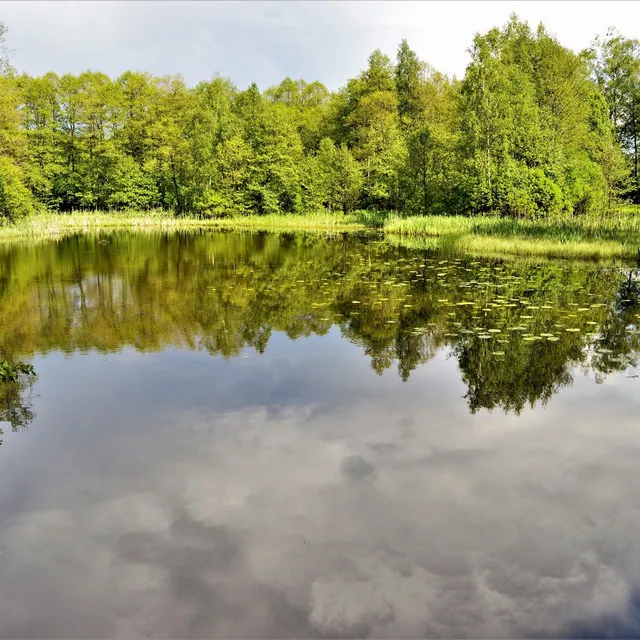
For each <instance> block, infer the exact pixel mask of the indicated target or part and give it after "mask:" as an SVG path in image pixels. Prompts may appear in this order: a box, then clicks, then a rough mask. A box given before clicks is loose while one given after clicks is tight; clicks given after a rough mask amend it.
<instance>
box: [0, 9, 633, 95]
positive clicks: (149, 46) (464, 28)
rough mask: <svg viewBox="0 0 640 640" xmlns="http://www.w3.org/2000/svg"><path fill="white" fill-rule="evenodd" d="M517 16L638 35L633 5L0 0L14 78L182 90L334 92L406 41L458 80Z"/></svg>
mask: <svg viewBox="0 0 640 640" xmlns="http://www.w3.org/2000/svg"><path fill="white" fill-rule="evenodd" d="M512 12H516V13H517V14H518V15H519V16H520V17H521V18H523V19H525V20H527V21H529V23H530V24H531V25H532V26H535V25H537V24H538V23H539V22H543V23H544V24H545V26H546V27H547V29H548V30H549V31H550V32H551V33H553V34H555V35H556V36H557V37H558V39H559V40H560V41H561V42H562V43H563V44H564V45H566V46H568V47H570V48H572V49H574V50H576V51H579V50H581V49H583V48H585V47H587V46H588V45H589V44H590V42H591V41H592V39H593V37H594V36H595V35H596V34H598V33H601V34H602V33H604V32H606V30H607V28H608V27H610V26H616V27H617V28H618V29H619V31H620V32H621V33H622V34H623V35H625V36H627V37H633V38H640V4H638V3H635V2H614V1H612V0H608V2H595V1H594V2H580V3H579V4H578V3H576V2H564V1H555V2H550V1H549V2H539V1H531V2H479V1H472V2H466V1H459V2H435V1H434V2H369V1H358V2H347V1H342V2H339V1H334V2H313V1H300V0H298V1H291V2H266V1H261V2H222V1H221V2H187V1H184V0H183V1H179V2H153V1H143V2H135V1H131V0H126V1H125V2H62V1H55V0H48V1H47V2H25V1H23V0H20V1H18V2H10V1H5V2H1V3H0V21H2V22H4V23H5V25H6V26H7V27H8V29H9V32H8V43H7V44H8V47H9V49H10V50H11V51H12V56H11V57H12V62H13V65H14V66H15V67H16V68H17V69H18V70H19V71H25V72H28V73H30V74H42V73H46V72H47V71H55V72H57V73H79V72H81V71H84V70H86V69H92V70H96V71H103V72H105V73H108V74H109V75H111V76H117V75H119V74H120V73H122V72H123V71H125V70H127V69H131V70H138V71H149V72H151V73H154V74H158V75H165V74H172V73H181V74H182V75H183V77H184V78H185V79H186V81H187V82H188V83H189V84H195V83H197V82H199V81H201V80H207V79H210V78H211V77H213V76H214V75H215V74H216V73H219V74H220V75H222V76H225V77H228V78H230V79H231V80H232V81H233V82H234V83H235V84H236V85H237V86H238V87H240V88H244V87H246V86H248V85H249V84H250V83H251V82H254V81H255V82H257V84H258V86H259V87H260V88H261V89H266V88H267V87H268V86H271V85H273V84H277V83H279V82H280V81H281V80H282V79H283V78H285V77H287V76H290V77H293V78H304V79H305V80H308V81H312V80H320V81H321V82H323V83H324V84H325V85H327V87H329V88H330V89H332V90H333V89H337V88H338V87H340V86H342V85H343V84H344V83H345V82H346V80H347V79H348V78H350V77H353V76H355V75H357V74H358V73H359V72H360V71H361V70H362V69H363V68H365V66H366V62H367V57H368V55H369V54H370V53H371V51H373V50H374V49H376V48H379V49H381V50H382V51H383V52H385V53H387V54H388V55H390V56H392V57H394V56H395V51H396V49H397V46H398V44H399V42H400V40H402V38H406V39H407V40H408V41H409V45H410V46H411V47H412V48H413V49H414V50H415V51H416V52H417V53H418V55H419V56H420V57H421V58H422V59H423V60H425V61H427V62H429V63H430V64H431V65H432V66H433V67H435V68H436V69H438V70H440V71H443V72H445V73H448V74H451V75H453V74H456V75H458V77H460V76H462V75H463V73H464V69H465V67H466V65H467V64H468V62H469V55H468V53H467V49H468V48H469V46H470V45H471V43H472V40H473V36H474V34H475V33H477V32H486V31H487V30H488V29H490V28H491V27H493V26H498V25H502V24H504V23H505V22H506V20H507V19H508V17H509V14H510V13H512Z"/></svg>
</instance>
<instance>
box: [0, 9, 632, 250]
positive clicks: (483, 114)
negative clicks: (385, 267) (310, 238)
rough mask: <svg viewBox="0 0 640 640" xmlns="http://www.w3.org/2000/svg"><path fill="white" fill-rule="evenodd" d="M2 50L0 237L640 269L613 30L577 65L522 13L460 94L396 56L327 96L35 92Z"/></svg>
mask: <svg viewBox="0 0 640 640" xmlns="http://www.w3.org/2000/svg"><path fill="white" fill-rule="evenodd" d="M5 36H6V28H5V27H4V25H3V24H2V23H0V45H2V46H0V240H4V241H6V240H9V239H12V238H15V239H17V238H24V237H30V238H36V237H37V238H45V237H53V236H60V235H65V234H70V233H75V232H82V231H87V230H101V229H102V230H106V229H112V228H117V227H120V228H124V227H127V228H146V227H159V228H163V229H164V228H166V229H172V228H175V229H187V228H194V229H196V228H201V227H213V228H234V229H247V230H256V231H257V230H272V231H296V230H304V231H314V232H315V231H317V232H323V233H327V232H330V233H333V232H336V233H339V232H345V231H362V230H368V229H375V230H378V232H380V233H384V234H385V236H386V237H388V238H389V240H390V241H391V242H395V243H398V242H404V243H413V245H414V246H425V247H428V246H432V245H433V243H434V242H436V241H437V243H438V244H439V245H445V246H448V247H451V248H456V249H459V250H460V251H468V252H471V253H483V252H486V253H512V254H522V255H532V256H533V255H538V256H548V257H567V258H579V257H587V258H607V257H624V258H630V257H635V256H637V254H638V248H639V247H640V175H639V166H640V43H639V42H638V41H636V40H630V39H626V38H624V37H623V36H621V35H620V34H618V33H617V32H616V31H615V30H609V31H608V32H607V34H606V35H605V36H603V37H597V38H595V40H594V42H593V46H592V47H591V48H590V49H588V50H585V51H583V52H581V53H579V54H576V53H575V52H573V51H571V50H569V49H567V48H565V47H563V46H562V45H561V44H560V43H559V42H558V41H557V39H556V38H555V37H553V36H551V35H550V34H549V33H547V32H546V30H545V29H544V27H543V26H542V25H540V26H538V27H537V28H536V29H532V28H530V27H529V25H528V24H527V23H526V22H523V21H520V20H519V19H518V18H517V17H516V16H515V15H514V16H512V17H511V18H510V20H509V21H508V22H507V24H505V25H504V26H503V27H502V28H494V29H491V30H490V31H489V32H488V33H486V34H478V35H476V37H475V38H474V41H473V44H472V47H471V49H470V53H471V62H470V64H469V65H468V67H467V69H466V71H465V74H464V77H463V78H461V79H458V78H455V77H453V78H450V77H447V76H445V75H443V74H441V73H439V72H438V71H436V70H435V69H433V68H432V67H430V66H429V65H428V64H427V63H425V62H423V61H421V60H419V58H418V57H417V55H416V54H415V52H414V51H412V50H411V49H410V47H409V45H408V43H407V42H406V40H403V41H402V43H401V44H400V46H399V47H398V50H397V57H396V60H395V61H392V60H391V59H390V58H389V57H387V56H386V55H385V54H383V53H382V52H381V51H380V50H376V51H374V52H373V53H372V54H371V55H370V56H369V59H368V66H367V68H366V69H365V70H364V71H363V72H362V73H361V74H360V75H358V76H357V77H355V78H352V79H350V80H348V81H347V83H346V84H345V86H343V87H342V88H340V89H339V90H337V91H333V92H332V91H329V90H328V89H327V88H326V87H325V86H324V85H323V84H322V83H321V82H319V81H313V82H306V81H304V80H292V79H291V78H286V79H285V80H283V81H282V82H281V83H280V84H279V85H277V86H273V87H270V88H267V89H266V90H264V91H260V90H259V88H258V87H257V85H255V84H252V85H251V86H250V87H249V88H247V89H246V90H241V89H239V88H237V87H235V86H234V85H233V83H232V82H231V81H230V80H228V79H224V78H221V77H217V76H216V77H214V78H213V79H212V80H210V81H203V82H200V83H198V84H197V85H196V86H192V87H190V86H187V84H186V83H185V82H184V80H183V79H182V78H181V77H180V76H179V75H176V76H171V77H162V78H160V77H154V76H152V75H151V74H148V73H142V72H131V71H127V72H125V73H124V74H122V75H121V76H120V77H118V78H115V79H112V78H110V77H109V76H107V75H105V74H103V73H99V72H94V71H86V72H84V73H81V74H79V75H71V74H65V75H58V74H55V73H47V74H45V75H43V76H40V77H33V76H29V75H27V74H24V73H22V74H20V73H18V72H17V71H16V70H15V69H13V68H12V66H11V64H10V61H9V59H8V58H7V56H6V54H3V53H2V52H6V50H7V49H6V47H5V46H4V41H5ZM451 214H455V215H451Z"/></svg>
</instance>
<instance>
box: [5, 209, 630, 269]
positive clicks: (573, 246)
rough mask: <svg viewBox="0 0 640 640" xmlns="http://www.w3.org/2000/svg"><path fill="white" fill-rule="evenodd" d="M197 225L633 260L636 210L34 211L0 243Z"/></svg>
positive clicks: (479, 251) (8, 227)
mask: <svg viewBox="0 0 640 640" xmlns="http://www.w3.org/2000/svg"><path fill="white" fill-rule="evenodd" d="M120 229H122V230H136V231H140V230H160V231H179V230H198V229H225V230H238V231H256V232H275V233H287V232H291V233H299V232H310V233H317V234H321V235H332V234H338V233H353V232H374V233H377V234H380V236H381V237H384V238H385V239H387V240H388V241H390V242H391V243H393V244H398V245H402V246H406V247H410V248H416V249H435V248H437V247H440V248H446V249H448V250H452V251H459V252H461V253H468V254H472V255H486V256H491V255H515V256H526V257H541V258H560V259H589V260H599V259H616V258H617V259H625V260H629V259H639V258H640V216H638V217H636V216H625V217H615V218H611V219H606V220H559V221H532V220H527V221H514V220H506V219H500V218H494V217H486V218H467V217H462V216H426V217H413V218H399V217H384V218H378V219H376V218H375V216H366V215H362V214H361V213H354V214H347V215H343V214H330V213H320V214H310V215H306V216H302V215H279V216H269V215H266V216H256V215H250V216H244V217H235V218H209V219H202V218H195V217H175V216H173V215H171V214H170V213H167V212H149V213H144V214H139V213H104V212H73V213H70V214H52V213H46V214H38V215H35V216H33V217H31V218H28V219H26V220H23V221H20V222H18V223H16V224H4V225H1V226H0V243H2V244H5V243H8V242H11V241H25V240H26V241H30V240H49V239H58V238H63V237H66V236H70V235H74V234H77V233H100V232H104V231H117V230H120Z"/></svg>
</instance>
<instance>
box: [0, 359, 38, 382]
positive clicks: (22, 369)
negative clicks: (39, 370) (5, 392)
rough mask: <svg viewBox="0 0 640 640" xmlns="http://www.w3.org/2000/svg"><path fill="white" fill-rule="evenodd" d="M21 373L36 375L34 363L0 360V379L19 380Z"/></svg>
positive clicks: (7, 380)
mask: <svg viewBox="0 0 640 640" xmlns="http://www.w3.org/2000/svg"><path fill="white" fill-rule="evenodd" d="M21 375H26V376H34V375H35V371H34V369H33V365H30V364H24V362H16V363H9V362H7V361H6V360H3V361H2V362H0V380H1V381H3V382H17V380H18V379H19V378H20V376H21Z"/></svg>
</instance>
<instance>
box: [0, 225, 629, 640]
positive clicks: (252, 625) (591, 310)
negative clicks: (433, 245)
mask: <svg viewBox="0 0 640 640" xmlns="http://www.w3.org/2000/svg"><path fill="white" fill-rule="evenodd" d="M639 293H640V271H638V270H634V268H633V265H624V264H618V265H611V264H609V265H605V266H602V265H594V264H585V263H559V262H546V263H536V262H531V261H517V260H499V259H479V258H473V257H465V256H462V255H447V254H443V253H434V252H433V251H426V250H417V249H415V250H410V249H405V248H400V247H394V246H391V245H389V244H386V243H385V242H384V241H381V240H380V239H376V238H357V237H355V236H348V237H347V236H345V237H342V236H340V237H337V238H333V239H330V240H327V239H317V238H315V239H314V238H309V237H305V236H277V235H262V234H233V233H202V234H178V233H175V234H170V235H163V234H161V233H137V234H135V233H130V234H124V233H122V234H121V233H117V234H112V235H106V236H88V237H74V238H70V239H66V240H63V241H57V242H48V243H40V244H22V245H9V246H1V247H0V327H1V331H0V351H1V353H2V355H3V356H4V357H6V358H7V359H13V360H19V359H21V360H24V361H25V362H30V363H32V364H33V365H34V367H35V371H36V373H37V378H35V379H33V380H28V379H23V380H22V381H21V382H20V383H19V384H9V383H4V384H2V385H1V386H0V413H1V416H0V418H2V419H3V420H5V421H6V422H4V424H3V425H2V426H3V427H4V436H3V439H4V442H3V444H2V446H1V447H0V637H13V638H17V637H68V638H80V637H83V638H87V637H92V638H98V637H100V638H103V637H126V638H130V637H140V636H151V637H175V638H189V637H219V638H222V637H224V638H233V637H235V638H238V637H243V638H257V637H268V638H276V637H293V636H295V637H361V636H375V637H396V638H400V637H402V638H409V637H515V636H528V637H532V636H535V637H592V636H603V635H608V636H627V637H629V636H638V635H639V634H640V614H639V611H640V597H639V592H638V585H639V581H640V537H639V536H638V532H639V531H640V393H639V392H640V378H638V374H639V372H640V368H639V366H638V363H639V360H640V358H639V355H640V333H639V332H638V326H639V325H640V304H639Z"/></svg>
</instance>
